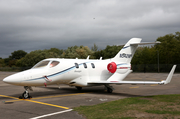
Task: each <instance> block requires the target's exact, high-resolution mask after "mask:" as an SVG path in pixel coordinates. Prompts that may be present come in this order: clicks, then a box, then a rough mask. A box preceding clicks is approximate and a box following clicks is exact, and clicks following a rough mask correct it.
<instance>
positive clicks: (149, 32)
mask: <svg viewBox="0 0 180 119" xmlns="http://www.w3.org/2000/svg"><path fill="white" fill-rule="evenodd" d="M177 31H180V0H0V57H2V58H7V57H8V56H9V55H11V53H12V52H14V51H16V50H24V51H26V52H28V53H29V52H30V51H34V50H39V49H40V50H43V49H49V48H59V49H67V48H68V47H71V46H75V45H78V46H80V45H84V46H89V47H90V48H91V47H92V46H93V44H94V43H95V44H96V45H97V46H98V47H99V49H104V48H105V47H106V46H107V45H117V44H125V43H126V42H127V41H128V40H129V39H130V38H132V37H139V38H142V39H143V40H142V41H145V42H147V41H155V40H156V39H157V38H158V37H160V36H164V35H166V34H170V33H175V32H177Z"/></svg>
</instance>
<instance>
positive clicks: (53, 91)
mask: <svg viewBox="0 0 180 119" xmlns="http://www.w3.org/2000/svg"><path fill="white" fill-rule="evenodd" d="M38 88H43V89H44V90H42V91H36V89H34V91H29V93H30V95H31V96H32V98H37V97H44V96H54V95H68V94H76V93H90V94H95V95H96V94H97V95H98V94H101V95H108V96H125V97H139V96H142V95H134V94H128V93H116V92H113V93H107V92H106V91H105V90H104V87H94V88H92V87H84V88H83V89H82V90H80V91H79V90H77V89H76V88H75V87H63V88H60V89H59V88H58V87H38ZM46 89H48V91H46ZM49 89H50V90H49ZM21 95H22V94H21V93H19V94H15V95H11V96H12V97H19V96H21ZM0 99H1V97H0Z"/></svg>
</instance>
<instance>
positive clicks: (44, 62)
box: [33, 60, 60, 68]
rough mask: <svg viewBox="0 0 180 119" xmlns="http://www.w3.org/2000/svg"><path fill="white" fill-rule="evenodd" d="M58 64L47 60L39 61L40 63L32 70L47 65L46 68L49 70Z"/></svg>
mask: <svg viewBox="0 0 180 119" xmlns="http://www.w3.org/2000/svg"><path fill="white" fill-rule="evenodd" d="M49 62H51V63H50V64H49ZM59 63H60V62H58V61H49V60H46V61H41V62H39V63H38V64H36V65H35V66H34V67H33V68H42V67H46V66H48V64H49V66H48V67H49V68H52V67H55V66H57V65H58V64H59Z"/></svg>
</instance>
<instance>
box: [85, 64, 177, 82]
mask: <svg viewBox="0 0 180 119" xmlns="http://www.w3.org/2000/svg"><path fill="white" fill-rule="evenodd" d="M175 68H176V65H174V66H173V67H172V69H171V71H170V73H169V75H168V77H167V78H166V80H163V81H160V82H155V81H117V80H114V81H113V80H111V81H93V82H88V84H144V85H145V84H159V85H163V84H168V83H170V81H171V79H172V76H173V74H174V71H175ZM110 78H111V77H110Z"/></svg>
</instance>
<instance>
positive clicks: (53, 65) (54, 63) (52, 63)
mask: <svg viewBox="0 0 180 119" xmlns="http://www.w3.org/2000/svg"><path fill="white" fill-rule="evenodd" d="M58 64H59V62H58V61H52V62H51V64H50V66H49V67H50V68H52V67H55V66H57V65H58Z"/></svg>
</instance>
